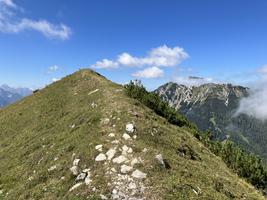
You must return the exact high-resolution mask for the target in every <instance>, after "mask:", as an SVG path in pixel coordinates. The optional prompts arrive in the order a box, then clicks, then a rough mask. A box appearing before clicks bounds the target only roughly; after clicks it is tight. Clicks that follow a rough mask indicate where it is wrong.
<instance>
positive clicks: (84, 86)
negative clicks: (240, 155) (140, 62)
mask: <svg viewBox="0 0 267 200" xmlns="http://www.w3.org/2000/svg"><path fill="white" fill-rule="evenodd" d="M0 137H1V140H0V147H1V148H0V149H1V150H0V190H1V194H0V199H1V198H4V199H10V200H11V199H12V200H13V199H77V200H82V199H132V200H134V199H152V200H153V199H154V200H160V199H175V200H176V199H218V200H219V199H255V200H256V199H257V200H258V199H264V197H263V196H262V195H261V194H260V193H259V192H258V191H257V190H255V189H254V187H252V186H251V185H250V184H248V183H247V182H245V181H244V180H243V179H240V178H239V177H238V176H237V175H236V174H234V173H233V172H232V171H231V170H230V169H229V168H227V166H226V165H225V163H224V162H223V161H222V160H221V159H220V158H219V157H217V156H215V155H214V154H212V153H211V152H210V151H209V150H208V149H207V148H206V147H205V146H204V145H203V144H202V143H201V142H199V141H198V140H197V139H196V138H194V137H193V136H192V133H191V130H190V129H189V128H188V127H178V126H174V125H171V124H169V123H168V122H167V121H166V119H164V118H162V117H159V116H158V115H156V114H155V113H154V112H153V111H152V110H150V109H148V108H147V107H145V106H144V105H142V104H141V103H140V102H138V101H136V100H134V99H131V98H129V97H128V96H127V95H126V94H125V91H124V88H123V87H122V86H121V85H117V84H115V83H112V82H111V81H109V80H107V79H106V78H104V77H103V76H101V75H99V74H97V73H96V72H94V71H91V70H80V71H78V72H76V73H74V74H73V75H70V76H67V77H65V78H63V79H62V80H60V81H58V82H55V83H53V84H52V85H49V86H47V87H46V88H44V89H43V90H40V91H38V92H36V93H34V94H33V95H32V96H29V97H26V98H24V99H23V100H21V101H19V102H17V103H15V104H13V105H11V106H8V107H6V108H4V109H2V110H0Z"/></svg>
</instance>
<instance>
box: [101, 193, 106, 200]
mask: <svg viewBox="0 0 267 200" xmlns="http://www.w3.org/2000/svg"><path fill="white" fill-rule="evenodd" d="M100 198H101V199H102V200H107V199H108V198H107V197H106V196H105V195H103V194H100Z"/></svg>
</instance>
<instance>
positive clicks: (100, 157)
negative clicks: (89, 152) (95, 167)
mask: <svg viewBox="0 0 267 200" xmlns="http://www.w3.org/2000/svg"><path fill="white" fill-rule="evenodd" d="M106 159H107V157H106V155H105V154H103V153H100V154H99V155H98V156H97V157H96V158H95V161H97V162H100V161H104V160H106Z"/></svg>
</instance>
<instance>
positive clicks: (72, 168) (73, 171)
mask: <svg viewBox="0 0 267 200" xmlns="http://www.w3.org/2000/svg"><path fill="white" fill-rule="evenodd" d="M70 171H71V172H72V174H73V175H74V176H77V175H78V174H79V169H78V167H77V166H72V167H71V168H70Z"/></svg>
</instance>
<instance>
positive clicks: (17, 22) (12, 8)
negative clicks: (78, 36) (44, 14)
mask: <svg viewBox="0 0 267 200" xmlns="http://www.w3.org/2000/svg"><path fill="white" fill-rule="evenodd" d="M17 8H19V7H18V6H17V5H16V4H15V3H14V2H13V1H12V0H0V32H2V33H19V32H22V31H25V30H35V31H38V32H40V33H42V34H43V35H44V36H46V37H47V38H56V39H62V40H65V39H68V38H69V37H70V35H71V29H70V28H69V27H68V26H66V25H65V24H62V23H61V24H57V25H56V24H52V23H50V22H48V21H46V20H32V19H28V18H19V17H17V12H19V10H20V9H17Z"/></svg>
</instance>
